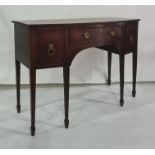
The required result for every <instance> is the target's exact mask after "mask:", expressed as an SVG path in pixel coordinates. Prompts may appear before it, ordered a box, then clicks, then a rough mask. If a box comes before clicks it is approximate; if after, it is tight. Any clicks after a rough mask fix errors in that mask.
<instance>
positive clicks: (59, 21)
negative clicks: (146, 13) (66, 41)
mask: <svg viewBox="0 0 155 155" xmlns="http://www.w3.org/2000/svg"><path fill="white" fill-rule="evenodd" d="M139 20H140V19H130V18H112V17H109V18H75V19H49V20H25V21H24V20H23V21H12V22H13V23H19V24H24V25H28V26H35V25H68V24H85V23H113V22H114V23H115V22H131V21H139Z"/></svg>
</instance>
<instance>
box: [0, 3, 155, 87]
mask: <svg viewBox="0 0 155 155" xmlns="http://www.w3.org/2000/svg"><path fill="white" fill-rule="evenodd" d="M154 14H155V6H76V5H75V6H0V84H15V67H14V31H13V24H12V23H11V21H12V20H28V19H56V18H84V17H85V18H87V17H127V18H140V19H141V21H140V24H139V48H138V50H139V51H138V52H139V54H138V76H137V81H155V70H154V68H155V61H154V59H155V20H154V19H153V17H154ZM131 58H132V57H131V54H130V55H126V63H125V81H131V80H132V59H131ZM118 60H119V59H118V56H117V55H113V61H112V64H113V65H112V81H114V82H117V81H119V63H118ZM28 73H29V72H28V69H26V68H25V67H22V77H21V79H22V80H21V81H22V83H28V82H29V75H28ZM106 78H107V52H106V51H101V50H98V49H95V48H91V49H86V50H84V51H83V52H81V53H80V54H78V55H77V56H76V58H75V59H74V61H73V63H72V66H71V83H105V81H106ZM62 81H63V80H62V68H55V69H46V70H45V69H44V70H38V71H37V83H62Z"/></svg>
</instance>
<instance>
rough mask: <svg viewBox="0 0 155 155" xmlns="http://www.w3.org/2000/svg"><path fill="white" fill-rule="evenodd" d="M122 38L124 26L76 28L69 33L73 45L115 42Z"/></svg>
mask: <svg viewBox="0 0 155 155" xmlns="http://www.w3.org/2000/svg"><path fill="white" fill-rule="evenodd" d="M121 37H122V26H121V25H116V26H100V27H95V26H93V27H86V26H85V27H75V28H71V29H70V31H69V39H70V43H71V44H79V43H84V44H85V43H90V42H99V41H106V40H108V41H109V40H115V39H118V38H121Z"/></svg>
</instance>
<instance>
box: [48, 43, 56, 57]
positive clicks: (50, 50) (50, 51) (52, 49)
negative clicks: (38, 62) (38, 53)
mask: <svg viewBox="0 0 155 155" xmlns="http://www.w3.org/2000/svg"><path fill="white" fill-rule="evenodd" d="M55 53H56V51H55V49H54V45H53V44H52V43H50V44H49V45H48V55H49V56H52V55H55Z"/></svg>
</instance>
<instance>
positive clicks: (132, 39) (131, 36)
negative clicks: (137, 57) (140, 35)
mask: <svg viewBox="0 0 155 155" xmlns="http://www.w3.org/2000/svg"><path fill="white" fill-rule="evenodd" d="M129 40H130V45H133V44H134V43H135V41H134V38H133V35H132V34H130V36H129Z"/></svg>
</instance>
